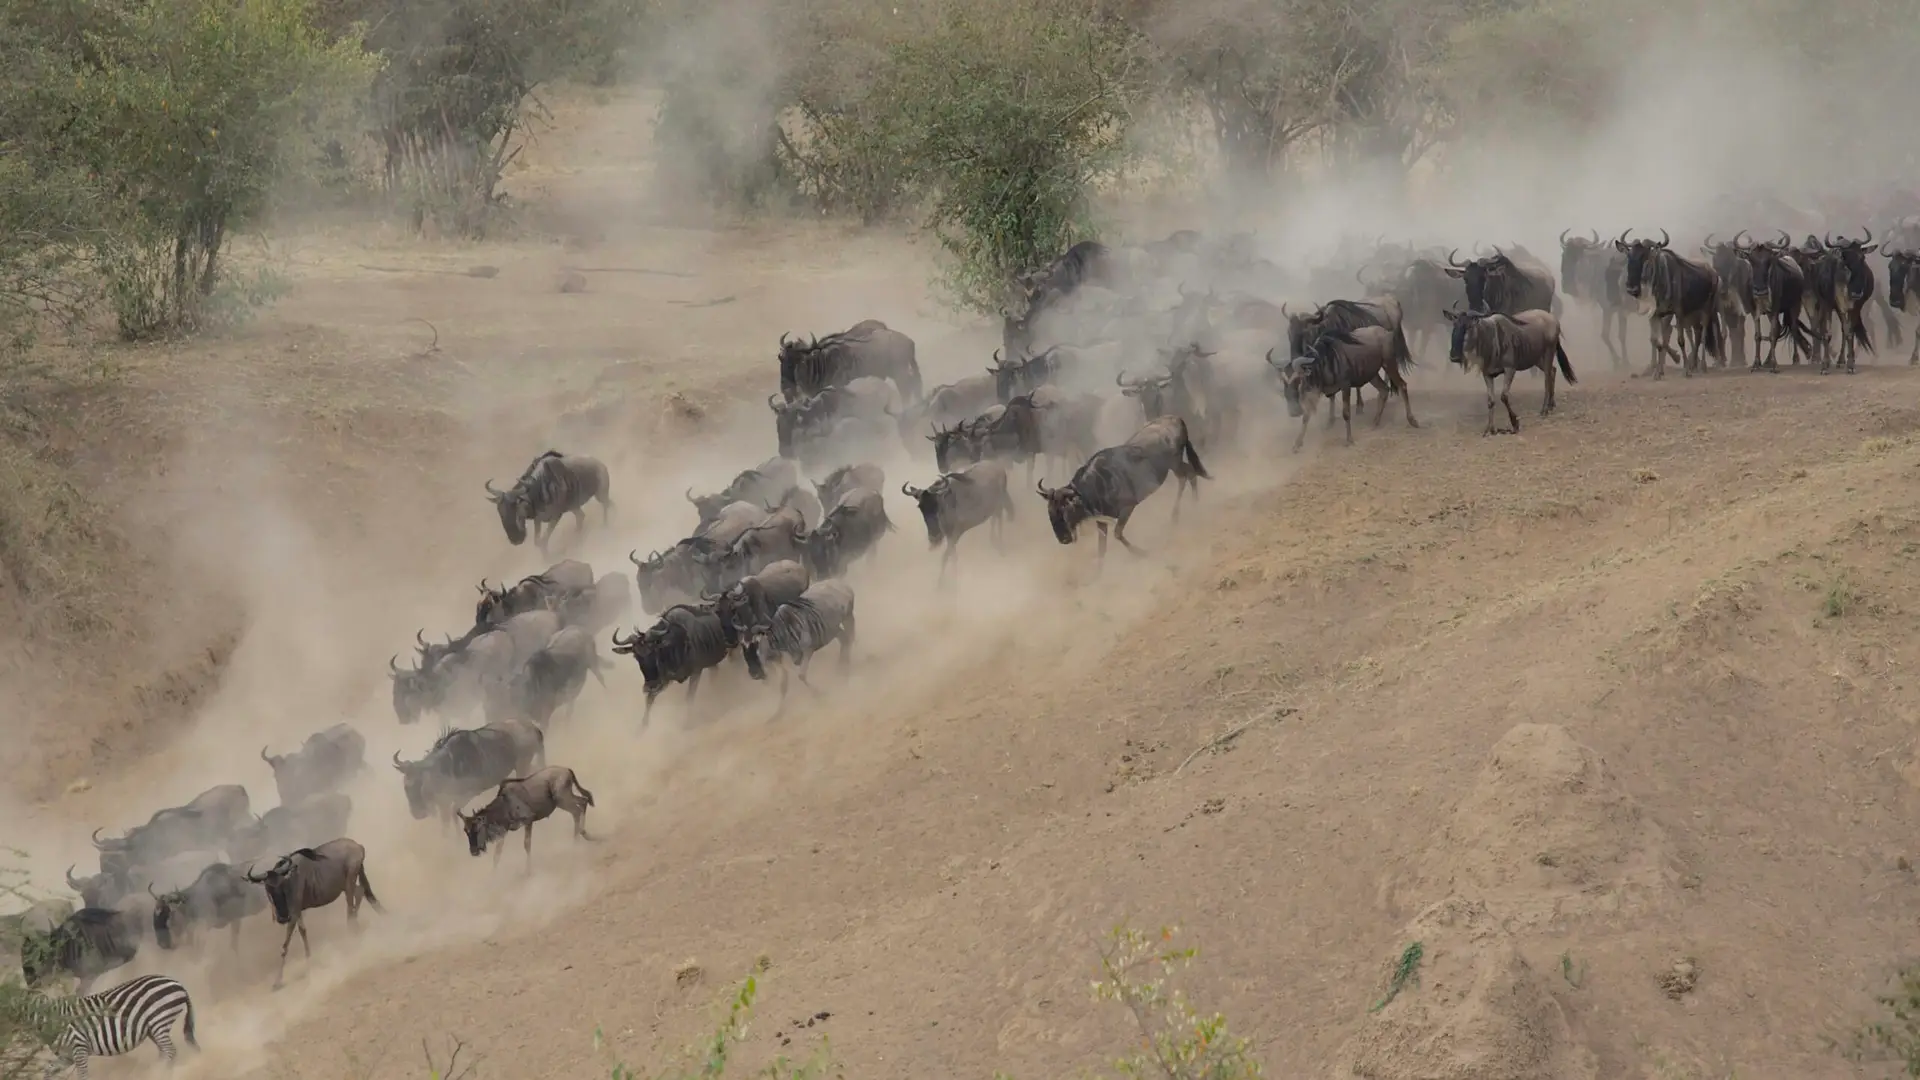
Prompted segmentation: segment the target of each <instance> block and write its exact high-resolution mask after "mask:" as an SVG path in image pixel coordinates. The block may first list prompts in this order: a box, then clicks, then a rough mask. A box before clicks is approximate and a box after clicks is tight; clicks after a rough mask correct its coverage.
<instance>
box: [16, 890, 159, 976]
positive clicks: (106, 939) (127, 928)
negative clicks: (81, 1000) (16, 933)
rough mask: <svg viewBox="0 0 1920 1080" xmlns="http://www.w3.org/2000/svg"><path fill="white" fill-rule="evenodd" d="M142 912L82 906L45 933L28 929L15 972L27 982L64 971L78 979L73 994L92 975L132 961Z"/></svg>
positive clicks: (137, 945)
mask: <svg viewBox="0 0 1920 1080" xmlns="http://www.w3.org/2000/svg"><path fill="white" fill-rule="evenodd" d="M140 922H141V917H140V915H138V914H137V913H135V912H131V911H114V910H111V909H108V908H81V909H80V910H79V911H76V912H74V913H73V914H71V915H69V916H67V918H66V921H64V922H62V923H61V924H60V925H59V926H56V927H54V928H53V930H52V931H50V932H48V933H46V934H29V935H27V937H26V939H25V940H24V941H22V942H21V947H20V974H21V976H22V977H23V978H24V980H25V982H26V985H27V988H28V989H32V988H34V987H37V986H39V985H40V984H41V983H43V982H45V981H46V980H47V978H48V976H51V975H54V974H56V973H59V972H66V973H67V974H69V975H72V976H73V977H74V978H75V979H76V980H78V985H77V986H76V987H75V988H74V992H75V993H77V994H85V993H86V992H87V988H88V987H90V986H92V985H93V981H94V980H95V979H98V978H99V977H100V976H102V975H105V974H106V973H107V972H109V971H112V970H113V969H114V968H117V967H122V966H124V965H126V964H129V963H131V962H132V961H133V958H134V956H135V955H136V954H138V953H139V951H140V939H141V938H142V937H144V936H145V934H144V933H143V932H142V929H141V926H140Z"/></svg>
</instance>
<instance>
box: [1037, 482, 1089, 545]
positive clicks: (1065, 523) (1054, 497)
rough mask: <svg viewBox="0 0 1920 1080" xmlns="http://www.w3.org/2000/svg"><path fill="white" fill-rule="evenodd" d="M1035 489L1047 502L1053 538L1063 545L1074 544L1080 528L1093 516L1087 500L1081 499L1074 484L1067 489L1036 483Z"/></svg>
mask: <svg viewBox="0 0 1920 1080" xmlns="http://www.w3.org/2000/svg"><path fill="white" fill-rule="evenodd" d="M1034 487H1035V488H1036V489H1037V490H1038V491H1039V492H1040V497H1041V498H1043V499H1045V500H1047V522H1048V524H1050V525H1052V526H1053V538H1054V539H1055V540H1058V541H1060V542H1061V543H1062V544H1071V543H1073V537H1074V534H1075V533H1076V532H1078V531H1079V529H1080V526H1081V524H1082V523H1083V522H1085V521H1086V520H1087V519H1088V518H1090V517H1092V516H1093V511H1092V510H1090V509H1088V507H1087V502H1086V500H1085V499H1082V498H1081V497H1080V492H1079V491H1077V490H1076V489H1075V488H1074V486H1073V485H1072V484H1068V485H1067V486H1065V487H1057V488H1050V487H1048V486H1047V483H1046V481H1044V480H1036V481H1034Z"/></svg>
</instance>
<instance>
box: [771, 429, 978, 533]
mask: <svg viewBox="0 0 1920 1080" xmlns="http://www.w3.org/2000/svg"><path fill="white" fill-rule="evenodd" d="M988 404H989V405H991V404H992V401H991V400H989V401H988ZM886 483H887V474H886V471H885V470H883V469H881V468H880V466H878V465H869V464H859V465H842V466H840V467H839V468H837V469H835V470H833V471H832V472H830V473H828V474H827V477H826V479H824V480H822V481H820V482H819V483H817V484H815V485H814V486H813V487H814V491H815V492H817V493H818V494H819V496H820V505H821V506H823V507H826V508H828V509H831V508H833V507H835V506H838V505H840V498H841V496H843V495H845V494H846V493H847V492H849V491H852V490H853V489H854V488H861V487H863V488H868V489H870V490H873V491H879V490H881V489H882V488H883V487H885V486H886ZM823 517H824V515H823ZM818 527H819V525H818V523H817V522H816V523H814V524H812V525H809V526H808V528H818Z"/></svg>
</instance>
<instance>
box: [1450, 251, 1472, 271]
mask: <svg viewBox="0 0 1920 1080" xmlns="http://www.w3.org/2000/svg"><path fill="white" fill-rule="evenodd" d="M1459 255H1460V249H1459V248H1454V249H1452V250H1451V251H1448V252H1447V265H1448V266H1451V267H1454V268H1456V269H1458V268H1459V267H1462V266H1465V265H1467V264H1466V263H1463V262H1461V261H1460V258H1459Z"/></svg>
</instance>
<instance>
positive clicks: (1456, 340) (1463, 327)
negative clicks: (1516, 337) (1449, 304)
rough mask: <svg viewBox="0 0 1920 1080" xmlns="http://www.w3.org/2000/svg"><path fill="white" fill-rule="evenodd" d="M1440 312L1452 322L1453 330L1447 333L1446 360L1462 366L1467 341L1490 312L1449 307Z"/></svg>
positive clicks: (1465, 354) (1464, 363)
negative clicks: (1459, 309)
mask: <svg viewBox="0 0 1920 1080" xmlns="http://www.w3.org/2000/svg"><path fill="white" fill-rule="evenodd" d="M1440 314H1442V315H1444V316H1446V319H1447V321H1448V322H1450V323H1452V324H1453V332H1452V333H1450V334H1448V335H1447V337H1448V339H1449V344H1448V347H1447V361H1448V362H1449V363H1454V364H1459V365H1461V366H1463V367H1464V366H1465V365H1466V362H1467V342H1468V341H1469V340H1470V339H1471V338H1472V337H1473V335H1474V332H1475V331H1476V330H1477V329H1479V327H1480V326H1481V325H1483V324H1484V323H1485V321H1486V319H1487V318H1488V317H1489V316H1490V315H1492V312H1488V311H1455V310H1452V309H1449V310H1446V311H1443V312H1441V313H1440Z"/></svg>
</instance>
